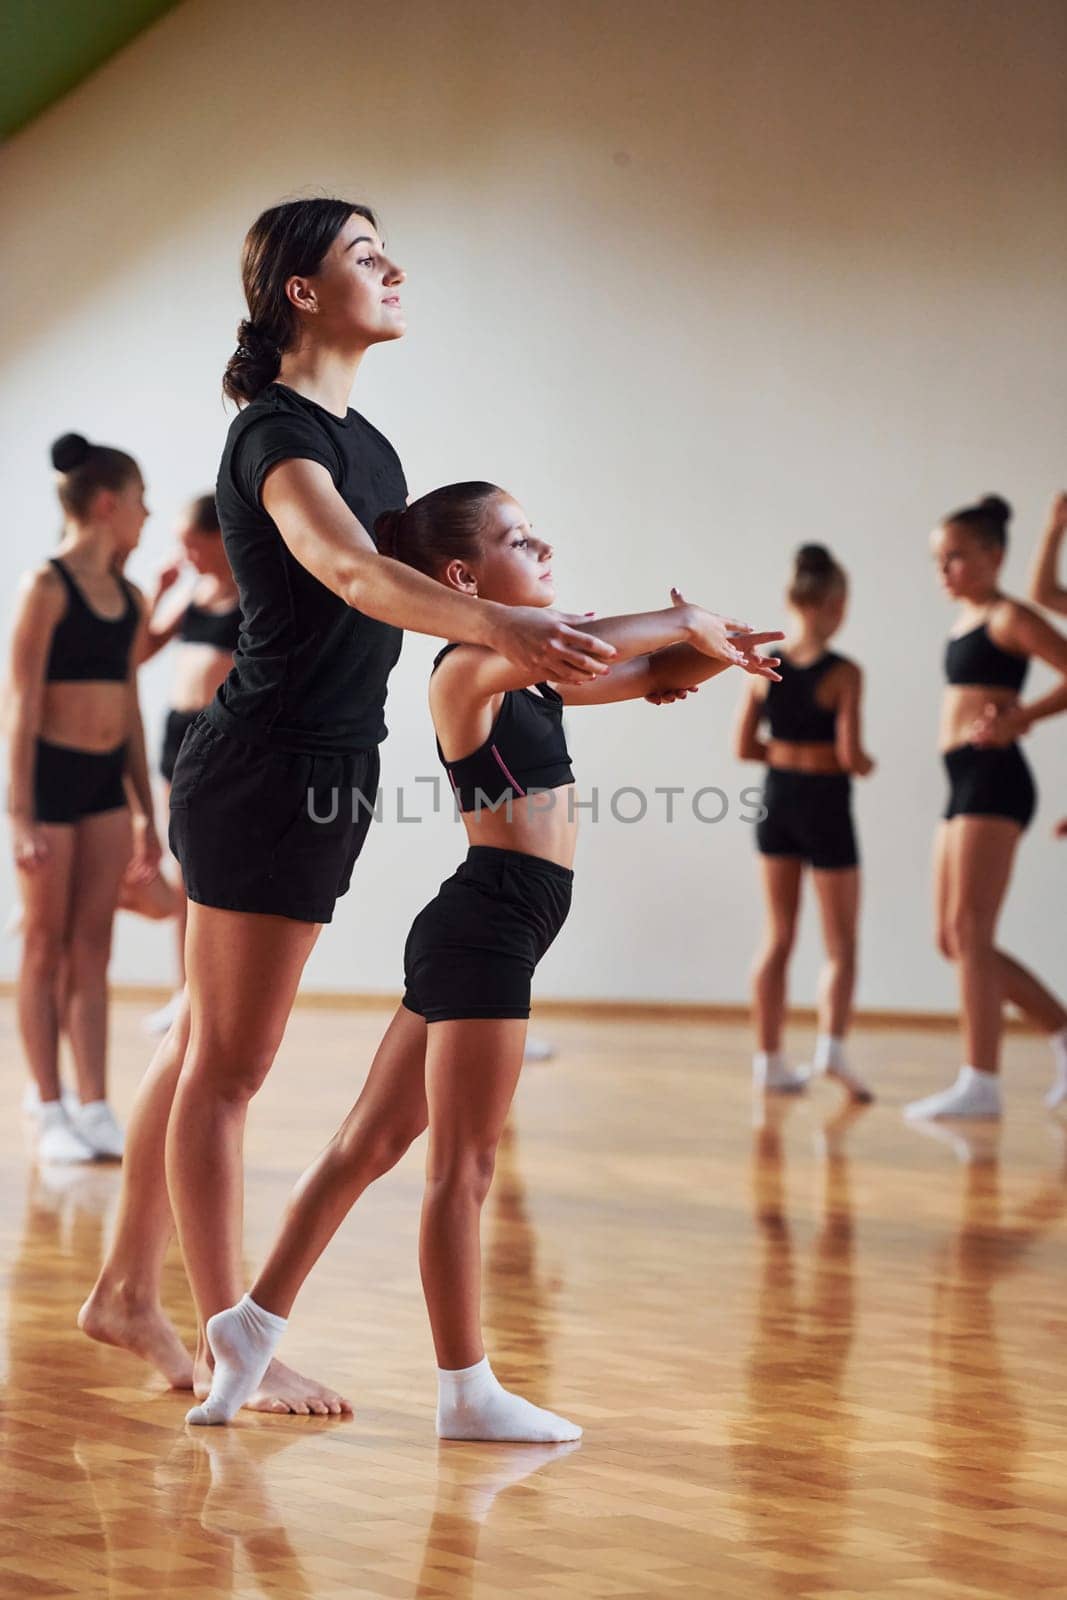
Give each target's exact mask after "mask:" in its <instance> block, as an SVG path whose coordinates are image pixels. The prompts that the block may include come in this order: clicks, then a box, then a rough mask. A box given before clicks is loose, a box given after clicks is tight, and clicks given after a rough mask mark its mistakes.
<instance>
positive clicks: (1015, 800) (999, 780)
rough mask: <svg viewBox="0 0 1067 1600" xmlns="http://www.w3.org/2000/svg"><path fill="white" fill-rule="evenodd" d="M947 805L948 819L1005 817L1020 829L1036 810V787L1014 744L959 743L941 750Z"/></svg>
mask: <svg viewBox="0 0 1067 1600" xmlns="http://www.w3.org/2000/svg"><path fill="white" fill-rule="evenodd" d="M944 760H945V771H946V772H947V773H948V804H947V806H946V807H945V820H946V822H947V821H949V820H950V819H951V818H952V817H1007V818H1009V819H1010V820H1011V821H1012V822H1017V823H1019V825H1020V826H1021V827H1023V828H1025V827H1027V826H1028V825H1029V823H1030V821H1031V820H1032V818H1033V815H1034V811H1035V809H1036V807H1037V787H1036V785H1035V783H1034V779H1033V774H1032V773H1031V771H1030V765H1029V762H1028V761H1027V759H1026V757H1025V756H1024V755H1023V753H1022V751H1021V750H1020V749H1019V746H1018V745H1017V744H1009V745H1003V746H1001V747H999V748H996V747H986V746H983V745H976V744H961V745H958V746H957V748H956V749H955V750H946V751H945V756H944Z"/></svg>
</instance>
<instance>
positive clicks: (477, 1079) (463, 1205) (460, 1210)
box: [419, 1019, 526, 1370]
mask: <svg viewBox="0 0 1067 1600" xmlns="http://www.w3.org/2000/svg"><path fill="white" fill-rule="evenodd" d="M426 1033H427V1045H426V1100H427V1106H428V1109H429V1117H430V1146H429V1151H428V1153H427V1161H426V1195H425V1199H424V1201H423V1208H422V1227H421V1231H420V1234H419V1267H420V1270H421V1273H422V1287H423V1291H424V1293H425V1295H426V1307H427V1310H428V1311H429V1314H430V1327H431V1329H432V1332H433V1342H434V1349H435V1351H436V1353H437V1365H438V1366H439V1367H441V1368H445V1369H447V1370H454V1369H456V1368H461V1367H469V1366H472V1365H473V1364H474V1363H475V1362H478V1361H480V1360H481V1359H482V1357H483V1356H484V1355H485V1346H484V1345H483V1343H482V1319H481V1283H482V1260H481V1238H480V1221H481V1211H482V1206H483V1204H484V1203H485V1198H486V1196H487V1194H488V1193H489V1186H490V1184H491V1183H492V1181H493V1167H494V1163H495V1159H496V1147H497V1143H498V1141H499V1139H500V1135H501V1132H502V1131H503V1127H504V1123H505V1121H506V1120H507V1114H508V1110H509V1108H510V1106H511V1101H512V1097H513V1095H514V1093H515V1086H516V1084H517V1083H518V1081H519V1073H520V1071H521V1070H522V1052H523V1045H524V1043H525V1038H526V1023H525V1022H524V1021H515V1020H495V1019H494V1020H484V1021H482V1020H476V1021H462V1022H434V1023H431V1024H430V1026H429V1027H428V1028H427V1030H426Z"/></svg>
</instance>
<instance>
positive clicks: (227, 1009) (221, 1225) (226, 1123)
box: [167, 905, 320, 1327]
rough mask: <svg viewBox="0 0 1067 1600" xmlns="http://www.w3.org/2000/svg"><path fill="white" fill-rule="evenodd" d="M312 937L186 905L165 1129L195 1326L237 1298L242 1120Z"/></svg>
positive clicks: (310, 931)
mask: <svg viewBox="0 0 1067 1600" xmlns="http://www.w3.org/2000/svg"><path fill="white" fill-rule="evenodd" d="M319 932H320V928H319V925H318V924H317V923H310V922H297V921H294V920H293V919H291V918H288V917H274V916H256V915H251V914H246V913H243V912H236V911H220V910H217V909H216V908H214V907H209V906H202V905H193V906H191V907H190V915H189V940H188V948H187V950H186V961H187V962H188V966H189V999H190V1007H191V1033H190V1040H189V1049H188V1051H187V1052H186V1058H185V1064H184V1066H183V1068H182V1073H181V1077H180V1078H179V1080H178V1088H177V1092H176V1094H175V1096H174V1108H173V1110H172V1112H171V1117H170V1124H169V1127H168V1130H167V1182H168V1187H169V1189H170V1195H171V1204H172V1206H173V1208H174V1216H175V1221H176V1223H177V1227H178V1236H179V1239H180V1241H181V1247H182V1255H183V1257H184V1259H185V1267H186V1271H187V1273H188V1275H189V1283H190V1286H191V1288H192V1291H193V1298H194V1300H195V1301H196V1307H197V1314H198V1316H199V1319H200V1325H201V1327H203V1326H204V1325H205V1324H206V1323H207V1320H208V1318H209V1317H211V1316H214V1314H215V1312H216V1311H223V1310H225V1309H226V1308H227V1307H228V1306H231V1305H233V1304H234V1303H235V1302H236V1301H237V1300H238V1299H239V1298H240V1296H241V1290H242V1272H241V1236H242V1222H243V1214H244V1167H243V1159H242V1147H243V1142H244V1126H245V1118H246V1116H247V1112H248V1104H249V1101H250V1100H251V1099H252V1096H253V1095H254V1094H255V1093H256V1092H257V1090H258V1089H259V1088H260V1086H261V1084H262V1083H263V1080H264V1079H265V1078H266V1076H267V1073H268V1072H269V1071H270V1068H271V1066H272V1065H273V1062H274V1057H275V1055H276V1053H277V1050H278V1047H279V1045H280V1044H281V1042H282V1036H283V1034H284V1032H285V1026H286V1023H287V1022H288V1020H289V1012H290V1010H291V1009H292V1004H293V1000H294V999H295V997H296V991H297V986H298V984H299V982H300V977H301V974H302V972H303V970H304V965H305V963H306V961H307V958H308V956H309V955H310V954H311V951H312V949H313V948H314V945H315V941H316V939H317V938H318V936H319Z"/></svg>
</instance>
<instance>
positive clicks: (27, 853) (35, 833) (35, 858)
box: [11, 817, 52, 872]
mask: <svg viewBox="0 0 1067 1600" xmlns="http://www.w3.org/2000/svg"><path fill="white" fill-rule="evenodd" d="M11 844H12V849H13V852H14V856H15V866H16V867H17V868H18V870H19V872H36V871H37V869H38V867H41V866H43V865H44V863H45V862H46V861H47V860H48V858H49V856H50V855H51V853H52V852H51V850H50V848H49V845H48V837H47V835H46V834H45V831H44V829H43V828H42V827H41V825H40V823H39V822H27V821H26V819H25V818H18V817H15V818H13V819H12V822H11Z"/></svg>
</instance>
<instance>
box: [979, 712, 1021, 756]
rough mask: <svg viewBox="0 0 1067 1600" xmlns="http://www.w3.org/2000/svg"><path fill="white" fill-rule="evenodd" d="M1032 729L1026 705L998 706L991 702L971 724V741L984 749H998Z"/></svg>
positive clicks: (1012, 742)
mask: <svg viewBox="0 0 1067 1600" xmlns="http://www.w3.org/2000/svg"><path fill="white" fill-rule="evenodd" d="M1029 731H1030V718H1029V715H1028V714H1027V711H1026V708H1025V706H1022V705H1020V704H1019V702H1018V701H1016V702H1015V704H1014V705H1008V706H998V705H994V704H992V703H990V704H989V705H987V706H986V708H985V710H984V711H983V712H982V715H981V716H980V717H977V718H976V719H975V721H974V722H973V723H972V725H971V743H972V744H976V745H979V746H980V747H981V748H982V749H986V750H998V749H1003V748H1004V747H1005V746H1006V745H1009V744H1014V743H1015V741H1016V739H1019V738H1021V736H1022V735H1023V734H1024V733H1029Z"/></svg>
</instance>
